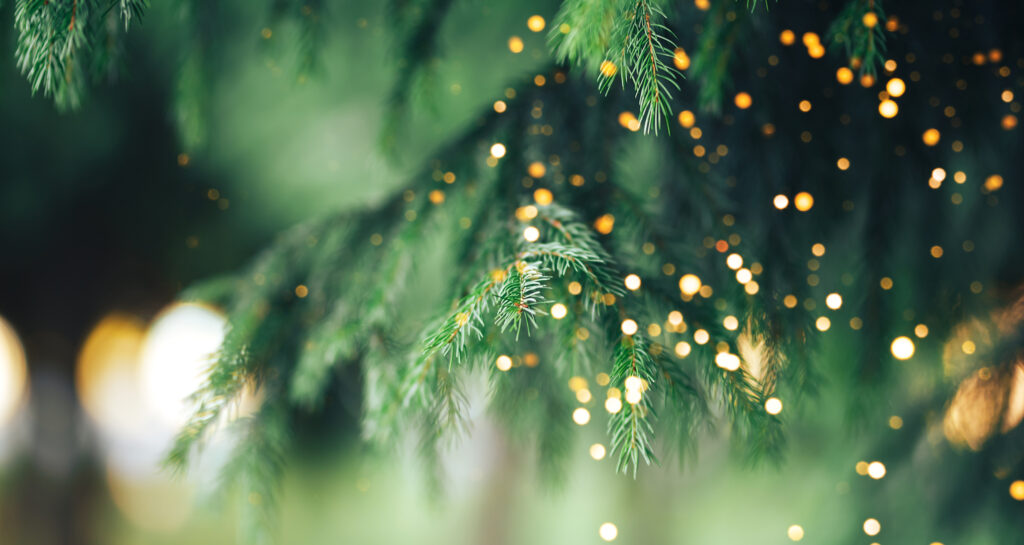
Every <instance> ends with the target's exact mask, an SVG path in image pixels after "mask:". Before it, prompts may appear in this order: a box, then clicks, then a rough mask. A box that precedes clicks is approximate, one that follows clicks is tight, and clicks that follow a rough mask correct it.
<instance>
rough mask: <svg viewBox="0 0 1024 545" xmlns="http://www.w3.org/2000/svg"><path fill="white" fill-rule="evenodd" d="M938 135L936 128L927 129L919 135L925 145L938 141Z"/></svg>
mask: <svg viewBox="0 0 1024 545" xmlns="http://www.w3.org/2000/svg"><path fill="white" fill-rule="evenodd" d="M940 136H941V135H940V134H939V130H938V129H928V130H926V131H924V134H922V135H921V140H922V141H923V142H924V145H926V146H934V145H936V144H938V143H939V138H940Z"/></svg>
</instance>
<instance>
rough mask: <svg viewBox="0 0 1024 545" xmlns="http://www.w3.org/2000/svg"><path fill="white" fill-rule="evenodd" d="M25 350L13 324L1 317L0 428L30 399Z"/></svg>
mask: <svg viewBox="0 0 1024 545" xmlns="http://www.w3.org/2000/svg"><path fill="white" fill-rule="evenodd" d="M27 383H28V364H27V363H26V359H25V349H24V347H22V344H21V340H19V339H18V334H17V333H16V332H15V331H14V328H13V327H12V326H11V324H9V323H7V321H6V320H4V319H3V317H0V428H3V427H4V426H5V425H6V424H7V423H8V422H10V421H11V419H12V418H14V416H15V414H17V413H18V411H19V410H20V409H21V407H22V405H23V404H24V403H25V400H26V399H27V397H28V387H27Z"/></svg>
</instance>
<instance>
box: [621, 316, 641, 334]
mask: <svg viewBox="0 0 1024 545" xmlns="http://www.w3.org/2000/svg"><path fill="white" fill-rule="evenodd" d="M638 329H639V326H638V325H637V324H636V321H634V320H632V319H630V318H626V319H625V320H623V321H622V332H623V333H624V334H626V335H635V334H636V332H637V330H638Z"/></svg>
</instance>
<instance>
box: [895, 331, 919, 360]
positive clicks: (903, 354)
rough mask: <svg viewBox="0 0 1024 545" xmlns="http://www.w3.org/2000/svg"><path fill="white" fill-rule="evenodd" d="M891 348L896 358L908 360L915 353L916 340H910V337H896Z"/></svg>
mask: <svg viewBox="0 0 1024 545" xmlns="http://www.w3.org/2000/svg"><path fill="white" fill-rule="evenodd" d="M889 349H890V350H891V351H892V355H893V357H895V358H896V359H898V360H908V359H910V358H911V357H913V355H914V341H912V340H910V337H902V336H901V337H896V338H895V339H893V341H892V344H891V345H890V346H889Z"/></svg>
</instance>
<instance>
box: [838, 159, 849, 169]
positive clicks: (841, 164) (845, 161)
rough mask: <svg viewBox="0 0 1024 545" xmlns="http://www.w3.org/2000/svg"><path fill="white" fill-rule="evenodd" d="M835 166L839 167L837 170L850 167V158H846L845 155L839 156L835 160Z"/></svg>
mask: <svg viewBox="0 0 1024 545" xmlns="http://www.w3.org/2000/svg"><path fill="white" fill-rule="evenodd" d="M836 166H837V167H839V170H846V169H848V168H850V160H849V159H847V158H846V157H840V158H839V159H838V160H837V161H836Z"/></svg>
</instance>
